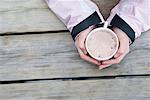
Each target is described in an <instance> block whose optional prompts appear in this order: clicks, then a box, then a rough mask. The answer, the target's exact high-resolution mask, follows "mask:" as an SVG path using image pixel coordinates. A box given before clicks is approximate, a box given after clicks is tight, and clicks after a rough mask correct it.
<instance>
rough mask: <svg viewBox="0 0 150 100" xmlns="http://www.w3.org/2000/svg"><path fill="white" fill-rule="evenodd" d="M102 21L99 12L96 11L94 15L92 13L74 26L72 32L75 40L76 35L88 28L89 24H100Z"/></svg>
mask: <svg viewBox="0 0 150 100" xmlns="http://www.w3.org/2000/svg"><path fill="white" fill-rule="evenodd" d="M100 22H101V19H100V17H99V15H98V14H97V12H96V11H95V12H94V13H93V14H92V15H90V16H89V17H88V18H86V19H85V20H83V21H82V22H80V23H79V24H77V25H76V26H74V27H73V30H72V32H71V35H72V38H73V40H75V37H76V36H77V35H78V34H79V33H80V32H81V31H83V30H85V29H87V28H88V27H89V26H91V25H94V24H98V23H100Z"/></svg>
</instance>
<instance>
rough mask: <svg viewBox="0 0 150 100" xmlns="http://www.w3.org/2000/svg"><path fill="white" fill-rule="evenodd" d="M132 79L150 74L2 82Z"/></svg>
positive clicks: (8, 82)
mask: <svg viewBox="0 0 150 100" xmlns="http://www.w3.org/2000/svg"><path fill="white" fill-rule="evenodd" d="M130 78H150V74H139V75H114V76H95V77H68V78H45V79H28V80H12V81H11V80H9V81H0V85H2V84H17V83H28V82H38V81H50V80H55V81H57V80H61V81H69V80H71V81H79V80H81V81H82V80H101V79H130Z"/></svg>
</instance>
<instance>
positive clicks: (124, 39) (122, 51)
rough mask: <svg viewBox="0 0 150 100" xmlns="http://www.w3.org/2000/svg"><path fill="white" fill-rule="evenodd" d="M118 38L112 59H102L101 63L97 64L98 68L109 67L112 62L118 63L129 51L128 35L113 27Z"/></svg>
mask: <svg viewBox="0 0 150 100" xmlns="http://www.w3.org/2000/svg"><path fill="white" fill-rule="evenodd" d="M113 31H114V32H115V33H116V35H117V36H118V39H119V49H118V51H117V53H116V54H115V56H114V58H113V59H110V60H107V61H102V65H100V66H99V68H100V69H103V68H106V67H109V66H110V65H112V64H118V63H120V62H121V61H122V60H123V58H124V57H125V56H126V55H127V54H128V53H129V40H130V39H129V37H128V36H127V35H126V33H124V32H123V31H122V30H120V29H119V28H113Z"/></svg>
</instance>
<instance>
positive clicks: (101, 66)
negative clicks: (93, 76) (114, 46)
mask: <svg viewBox="0 0 150 100" xmlns="http://www.w3.org/2000/svg"><path fill="white" fill-rule="evenodd" d="M111 65H112V64H108V65H100V66H99V69H100V70H101V69H104V68H107V67H109V66H111Z"/></svg>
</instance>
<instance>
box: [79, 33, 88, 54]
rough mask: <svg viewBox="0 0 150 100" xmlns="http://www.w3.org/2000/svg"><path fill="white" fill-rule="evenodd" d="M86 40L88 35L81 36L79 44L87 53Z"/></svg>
mask: <svg viewBox="0 0 150 100" xmlns="http://www.w3.org/2000/svg"><path fill="white" fill-rule="evenodd" d="M85 40H86V35H85V34H84V35H82V36H80V37H79V41H78V46H79V48H80V49H81V50H82V51H83V53H84V54H87V50H86V47H85Z"/></svg>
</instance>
